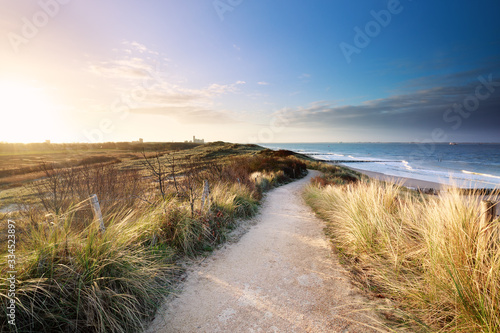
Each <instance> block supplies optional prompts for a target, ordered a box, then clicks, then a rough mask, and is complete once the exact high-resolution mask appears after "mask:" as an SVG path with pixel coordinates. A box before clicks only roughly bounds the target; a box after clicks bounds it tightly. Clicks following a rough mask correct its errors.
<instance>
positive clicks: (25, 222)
mask: <svg viewBox="0 0 500 333" xmlns="http://www.w3.org/2000/svg"><path fill="white" fill-rule="evenodd" d="M235 149H236V148H235ZM204 165H205V166H204V167H203V168H198V169H196V177H195V176H193V175H191V176H192V177H191V176H188V175H187V174H184V175H179V176H178V178H177V181H178V183H177V184H175V185H176V186H179V188H184V189H185V190H186V191H182V190H176V189H175V186H174V184H173V183H172V181H167V182H166V184H165V188H164V189H163V192H162V194H163V195H160V193H159V192H158V191H157V184H142V183H138V181H139V180H140V179H143V180H144V181H145V182H150V178H141V177H137V175H136V173H132V174H131V173H130V171H120V172H118V171H117V170H116V168H115V167H114V166H105V167H102V166H99V165H98V166H96V167H94V168H92V169H89V170H88V172H85V173H83V172H81V169H77V170H76V171H75V170H72V169H69V170H54V171H52V170H51V171H50V173H47V174H48V177H47V180H46V183H45V184H46V185H47V186H45V185H44V183H42V184H41V185H40V184H35V187H36V191H37V192H36V193H37V194H39V198H40V200H39V201H40V202H39V203H38V204H29V205H26V210H25V211H24V212H23V214H20V215H16V216H15V217H12V216H8V215H6V214H4V216H0V218H2V221H1V222H2V223H1V225H0V233H1V235H2V237H3V236H4V235H7V230H6V227H5V226H6V225H7V223H6V222H7V219H8V218H15V220H16V236H17V242H16V270H17V276H16V279H17V283H16V298H15V300H16V326H15V327H13V326H9V324H8V320H9V318H8V317H7V313H8V312H7V305H8V304H9V302H10V299H9V296H8V281H7V279H6V278H7V276H8V275H7V272H8V271H9V266H8V263H7V256H6V254H7V246H6V245H5V247H2V248H1V249H0V306H1V311H0V331H2V332H9V331H11V332H141V331H142V330H143V329H144V327H145V326H146V325H147V323H148V321H149V320H151V319H152V318H153V317H154V314H155V312H156V310H157V309H158V307H159V306H160V305H161V303H162V301H163V299H164V297H165V296H166V295H167V294H168V292H169V290H170V289H169V288H170V285H171V283H172V282H173V281H174V280H175V278H176V276H178V274H179V269H178V268H177V267H176V262H177V261H178V260H181V259H182V258H184V257H186V256H196V255H199V254H201V253H203V252H205V251H211V250H212V249H213V248H214V247H215V246H216V245H217V244H220V243H221V242H223V241H224V240H225V239H226V236H227V234H228V233H229V232H230V230H231V229H232V228H234V227H235V225H236V222H237V219H239V218H248V217H251V216H253V215H254V214H255V213H256V212H257V210H258V207H259V201H260V199H261V198H262V194H263V192H264V191H266V190H268V189H270V188H272V187H274V186H278V185H280V184H282V183H285V182H288V181H291V180H293V179H294V178H299V177H302V176H303V175H304V172H305V165H304V164H303V163H301V162H300V161H299V160H297V159H295V158H293V157H280V156H269V154H268V155H266V156H261V155H255V156H241V157H232V158H230V159H227V160H225V161H224V162H223V163H222V164H218V165H215V164H210V163H208V164H204ZM188 177H191V178H189V179H188ZM204 179H205V180H209V182H210V196H209V202H206V204H205V205H202V204H201V199H200V197H201V196H191V197H190V196H189V195H188V192H187V191H194V192H196V193H201V192H202V191H203V180H204ZM188 180H189V187H188V186H187V185H185V186H184V185H183V182H185V181H188ZM116 184H119V186H118V185H116ZM48 185H51V186H48ZM89 193H99V197H100V198H103V200H102V204H103V207H102V213H103V216H104V224H105V227H106V230H105V231H101V230H100V228H99V223H97V221H96V220H94V218H93V216H92V211H91V208H90V205H89V199H84V200H82V198H83V197H85V196H87V195H88V194H89ZM139 196H143V198H142V199H138V198H137V197H139ZM131 198H132V199H131ZM193 198H194V201H193ZM44 200H45V201H44ZM2 239H3V238H2ZM2 244H7V242H5V243H4V242H2Z"/></svg>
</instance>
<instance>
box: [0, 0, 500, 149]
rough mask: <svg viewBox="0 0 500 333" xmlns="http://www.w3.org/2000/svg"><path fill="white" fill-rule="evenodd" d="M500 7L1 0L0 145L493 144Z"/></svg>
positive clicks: (412, 0)
mask: <svg viewBox="0 0 500 333" xmlns="http://www.w3.org/2000/svg"><path fill="white" fill-rule="evenodd" d="M498 13H500V2H499V1H498V0H477V1H466V0H460V1H457V0H441V1H427V0H425V1H424V0H400V1H398V0H389V1H387V0H385V1H382V0H365V1H346V0H315V1H298V0H252V1H250V0H215V1H214V0H189V1H179V0H148V1H137V0H106V1H102V0H99V1H98V0H38V1H33V0H22V1H18V0H0V36H1V37H0V50H1V53H0V94H1V95H0V112H1V118H0V119H1V125H2V126H1V127H2V129H1V131H0V141H6V142H43V141H45V140H51V141H52V142H106V141H132V140H138V139H139V138H143V139H144V141H156V142H158V141H184V140H190V139H192V136H193V135H196V137H197V138H204V139H205V140H206V141H217V140H222V141H230V142H241V143H247V142H251V143H272V142H276V143H278V142H338V141H342V142H429V141H439V142H448V141H454V142H500V130H499V126H500V21H499V20H498Z"/></svg>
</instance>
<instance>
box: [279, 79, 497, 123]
mask: <svg viewBox="0 0 500 333" xmlns="http://www.w3.org/2000/svg"><path fill="white" fill-rule="evenodd" d="M477 84H478V82H475V83H470V84H467V85H463V86H449V87H435V88H431V89H425V90H418V91H415V92H411V93H406V94H399V95H393V96H390V97H387V98H381V99H374V100H368V101H365V102H363V103H361V104H359V105H336V104H335V103H332V102H327V101H318V102H314V103H311V104H310V105H308V106H305V107H297V108H294V109H286V110H282V111H281V112H282V113H281V114H282V115H283V116H284V117H285V118H286V119H287V120H288V122H289V123H290V124H293V125H294V126H305V127H319V128H329V127H335V126H345V127H349V128H360V127H372V128H374V127H378V128H386V129H388V130H390V128H391V127H398V128H399V129H401V128H403V129H404V128H406V129H412V130H413V129H429V128H430V129H432V128H435V127H446V126H448V127H450V125H449V124H447V123H446V122H445V121H444V119H443V115H444V112H445V111H446V110H448V109H450V108H451V107H453V105H454V104H460V103H462V102H463V101H464V99H465V98H466V97H467V96H469V95H471V94H474V92H475V88H476V86H477ZM499 105H500V88H499V89H498V90H497V91H496V92H495V94H492V95H491V97H489V98H488V99H487V100H484V101H481V104H480V108H479V109H478V110H477V111H476V112H475V113H474V114H471V116H470V118H469V117H467V118H468V119H464V125H468V126H469V127H474V128H482V129H484V130H494V129H495V128H498V124H500V113H499V112H498V106H499Z"/></svg>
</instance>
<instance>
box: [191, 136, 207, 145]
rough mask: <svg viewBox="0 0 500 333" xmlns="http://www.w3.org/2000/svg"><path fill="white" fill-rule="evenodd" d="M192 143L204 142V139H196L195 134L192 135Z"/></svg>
mask: <svg viewBox="0 0 500 333" xmlns="http://www.w3.org/2000/svg"><path fill="white" fill-rule="evenodd" d="M193 143H205V139H197V138H196V136H194V135H193Z"/></svg>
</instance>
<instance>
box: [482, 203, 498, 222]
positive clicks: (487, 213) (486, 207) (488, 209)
mask: <svg viewBox="0 0 500 333" xmlns="http://www.w3.org/2000/svg"><path fill="white" fill-rule="evenodd" d="M495 208H496V204H495V203H494V202H493V201H487V200H483V201H481V225H482V226H483V227H486V226H487V225H488V224H489V223H491V222H493V219H494V218H495V217H496V216H495Z"/></svg>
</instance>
